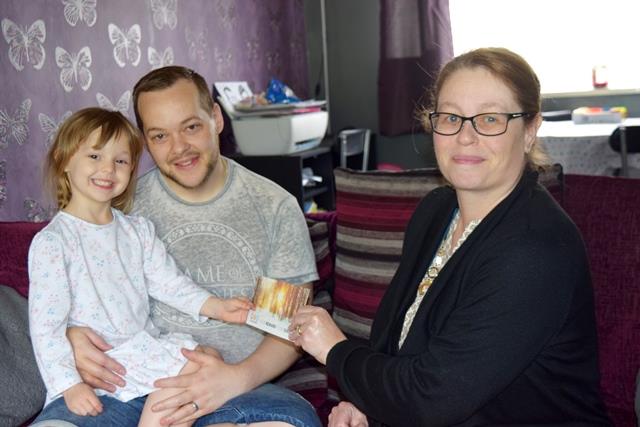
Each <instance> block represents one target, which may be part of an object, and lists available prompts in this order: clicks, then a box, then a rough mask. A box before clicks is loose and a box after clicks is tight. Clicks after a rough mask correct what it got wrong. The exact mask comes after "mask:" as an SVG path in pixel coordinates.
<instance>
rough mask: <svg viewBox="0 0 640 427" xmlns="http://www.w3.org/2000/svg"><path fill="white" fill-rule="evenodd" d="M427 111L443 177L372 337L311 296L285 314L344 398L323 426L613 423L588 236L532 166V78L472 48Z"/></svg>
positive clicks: (535, 121) (411, 236) (492, 52)
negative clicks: (354, 333)
mask: <svg viewBox="0 0 640 427" xmlns="http://www.w3.org/2000/svg"><path fill="white" fill-rule="evenodd" d="M431 111H432V112H430V113H428V114H425V119H424V121H425V125H426V127H427V128H428V129H429V130H432V131H433V133H434V135H433V137H434V138H433V139H434V149H435V153H436V158H437V161H438V165H439V167H440V169H441V171H442V173H443V175H444V177H445V178H446V179H447V181H448V182H449V184H450V186H447V187H442V188H438V189H436V190H434V191H432V192H431V193H430V194H428V195H427V196H426V197H425V198H424V200H422V202H421V203H420V204H419V205H418V207H417V208H416V211H415V213H414V215H413V217H412V219H411V221H410V223H409V225H408V228H407V232H406V237H405V241H404V246H403V253H402V259H401V262H400V265H399V267H398V271H397V272H396V274H395V276H394V278H393V280H392V282H391V284H390V286H389V289H388V290H387V292H386V294H385V296H384V298H383V299H382V301H381V304H380V307H379V309H378V312H377V316H376V319H375V321H374V323H373V327H372V331H371V337H370V340H369V343H368V345H366V344H361V343H358V342H355V341H352V340H347V339H346V337H345V336H344V335H343V334H342V333H341V332H340V330H339V329H338V328H337V326H336V325H335V324H334V323H333V321H332V320H331V318H330V315H329V314H328V313H327V312H326V311H322V310H321V309H319V308H315V307H310V306H307V307H304V308H303V309H301V310H299V312H298V313H297V314H296V316H295V317H294V318H293V320H292V325H294V326H292V328H291V338H293V339H294V341H295V342H296V344H298V345H300V346H301V347H302V348H303V349H304V350H306V351H307V352H309V353H310V354H311V355H313V356H314V357H315V358H316V359H318V361H320V362H321V363H325V364H326V365H327V368H328V371H329V373H330V375H332V376H334V377H335V378H336V379H337V380H338V383H339V385H340V389H341V391H342V392H343V393H344V395H345V396H346V397H347V398H348V399H349V400H350V401H351V402H353V404H350V403H341V404H340V405H339V406H338V407H337V408H334V411H333V412H332V415H331V418H330V425H331V426H367V425H369V424H368V423H371V424H372V425H391V426H426V425H428V426H440V425H442V426H448V425H464V426H473V425H491V424H511V425H514V424H536V425H537V424H570V423H572V424H579V425H608V424H609V420H608V419H607V416H606V415H605V410H604V407H603V404H602V401H601V399H600V396H599V391H598V387H599V386H598V383H599V374H598V363H597V340H596V328H595V318H594V307H593V293H592V289H591V279H590V275H589V267H588V264H587V257H586V253H585V248H584V244H583V242H582V239H581V237H580V234H579V233H578V230H577V229H576V227H575V225H574V224H573V223H572V222H571V220H570V219H569V218H568V217H567V215H566V214H565V213H564V212H563V211H562V209H561V208H560V207H559V206H558V205H557V204H556V203H555V202H554V200H553V199H552V198H551V196H550V195H549V194H548V193H547V192H546V190H544V189H543V188H542V187H541V186H540V185H539V184H538V183H537V173H536V172H534V170H536V169H538V168H539V167H540V166H541V159H543V158H544V156H543V155H542V153H541V152H540V151H539V148H538V147H537V146H536V142H537V141H536V132H537V130H538V127H539V126H540V122H541V118H540V84H539V81H538V78H537V77H536V75H535V73H534V72H533V70H532V69H531V68H530V66H529V65H528V64H527V63H526V62H525V61H524V60H523V59H522V58H521V57H520V56H518V55H516V54H514V53H512V52H510V51H508V50H506V49H500V48H489V49H478V50H475V51H471V52H469V53H466V54H463V55H461V56H459V57H457V58H455V59H453V60H452V61H451V62H449V63H448V64H447V65H446V66H445V67H444V68H443V70H442V72H441V73H440V75H439V77H438V80H437V82H436V85H435V88H434V93H433V105H432V109H431ZM365 414H366V416H365ZM367 417H368V418H369V421H367Z"/></svg>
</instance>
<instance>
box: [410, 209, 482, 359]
mask: <svg viewBox="0 0 640 427" xmlns="http://www.w3.org/2000/svg"><path fill="white" fill-rule="evenodd" d="M459 221H460V211H459V210H456V213H455V215H454V216H453V219H452V220H451V224H449V228H448V229H447V234H446V236H445V238H444V239H443V240H442V242H441V243H440V247H439V248H438V250H437V251H436V254H435V256H434V257H433V259H432V260H431V264H430V265H429V268H427V272H426V273H425V275H424V277H423V278H422V281H420V285H418V291H417V293H416V299H415V300H414V302H413V304H411V307H409V310H407V314H406V315H405V318H404V323H403V324H402V331H401V333H400V341H399V345H398V347H402V344H403V343H404V340H405V339H406V338H407V334H408V333H409V328H411V324H412V323H413V319H414V317H415V315H416V312H417V311H418V308H419V307H420V303H421V302H422V299H423V298H424V296H425V294H426V293H427V291H428V290H429V287H430V286H431V284H432V283H433V281H434V280H435V279H436V277H438V274H440V271H441V270H442V268H443V267H444V265H445V264H446V263H447V261H449V259H450V258H451V256H452V255H453V254H454V253H455V252H456V251H457V250H458V248H459V247H460V246H461V245H462V244H463V243H464V241H465V240H467V237H469V235H470V234H471V233H472V232H473V230H475V228H476V227H477V226H478V224H480V222H481V221H482V220H481V219H474V220H472V221H471V222H469V224H468V225H467V226H466V227H465V229H464V231H463V232H462V235H461V236H460V238H459V239H458V241H457V242H456V245H455V247H454V248H453V250H452V249H451V241H452V240H453V232H454V230H455V229H456V227H457V226H458V222H459Z"/></svg>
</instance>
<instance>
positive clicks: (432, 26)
mask: <svg viewBox="0 0 640 427" xmlns="http://www.w3.org/2000/svg"><path fill="white" fill-rule="evenodd" d="M452 57H453V42H452V39H451V22H450V19H449V0H380V64H379V73H378V115H379V119H378V121H379V126H380V133H381V134H383V135H387V136H394V135H402V134H407V133H412V132H416V131H420V129H421V128H420V124H419V122H418V120H417V119H416V110H417V108H418V107H420V106H421V105H423V104H424V102H425V100H426V99H425V96H426V90H427V89H429V88H430V87H431V85H432V84H433V82H434V80H435V78H436V76H437V74H438V71H439V70H440V68H441V67H442V65H443V64H444V63H446V62H447V61H448V60H449V59H451V58H452Z"/></svg>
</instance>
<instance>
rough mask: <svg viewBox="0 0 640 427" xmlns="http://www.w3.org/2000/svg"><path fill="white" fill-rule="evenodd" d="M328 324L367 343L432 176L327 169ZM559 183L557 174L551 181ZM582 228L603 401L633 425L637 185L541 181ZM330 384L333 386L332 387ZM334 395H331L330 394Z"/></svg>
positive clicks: (638, 342)
mask: <svg viewBox="0 0 640 427" xmlns="http://www.w3.org/2000/svg"><path fill="white" fill-rule="evenodd" d="M335 177H336V194H337V195H336V212H337V227H338V231H337V244H336V246H337V248H336V261H335V274H334V278H335V290H334V292H333V296H334V301H333V302H334V312H333V313H334V314H333V315H334V319H335V320H336V322H338V324H339V325H340V326H341V328H342V329H343V330H344V331H345V332H346V333H348V334H351V335H355V336H360V337H367V336H368V333H369V328H370V326H371V320H372V318H373V316H374V314H375V311H376V309H377V305H378V301H379V299H380V297H381V295H382V294H383V293H384V290H385V288H386V286H387V285H388V283H389V281H390V280H391V275H392V274H393V272H394V271H395V268H396V266H397V263H398V260H399V255H400V245H401V242H402V235H403V234H402V233H403V231H404V228H405V225H406V223H407V220H408V218H409V216H410V213H411V212H412V211H413V208H414V207H415V205H416V203H417V202H418V200H419V199H420V197H421V196H422V195H423V194H424V193H425V192H426V191H428V189H429V188H431V187H433V186H434V185H436V184H437V176H436V174H434V172H433V171H427V170H422V171H405V172H401V173H398V174H390V173H381V172H365V173H362V172H354V171H344V170H336V173H335ZM558 177H560V178H558ZM541 182H542V183H543V184H544V185H546V186H547V189H548V190H549V191H550V193H551V194H552V195H553V196H554V197H555V198H556V200H557V201H558V202H559V203H560V204H561V205H562V206H563V207H564V209H565V210H566V211H567V213H568V214H569V216H570V217H571V218H572V219H573V221H574V222H575V223H576V225H577V226H578V228H579V229H580V231H581V232H582V235H583V238H584V240H585V244H586V247H587V251H588V254H589V260H590V265H591V271H592V276H593V286H594V294H595V301H596V319H597V326H598V335H599V352H600V370H601V388H602V396H603V398H604V402H605V405H606V407H607V410H608V413H609V415H610V417H611V419H612V421H613V422H614V425H616V426H622V427H635V426H636V416H635V414H634V395H635V378H636V373H637V372H638V369H639V368H640V180H634V179H625V178H611V177H599V176H580V175H565V176H564V179H562V175H561V173H560V174H558V171H557V170H556V171H554V173H551V174H547V175H546V176H542V177H541ZM334 387H335V386H334ZM337 394H338V391H337V390H333V391H332V392H331V393H330V395H331V396H335V395H337Z"/></svg>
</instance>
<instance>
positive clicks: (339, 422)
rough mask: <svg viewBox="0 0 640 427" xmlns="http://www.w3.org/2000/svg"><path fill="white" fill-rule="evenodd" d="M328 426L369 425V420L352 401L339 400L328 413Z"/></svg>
mask: <svg viewBox="0 0 640 427" xmlns="http://www.w3.org/2000/svg"><path fill="white" fill-rule="evenodd" d="M329 427H369V422H368V421H367V417H366V416H365V415H364V414H363V413H362V412H360V411H359V410H358V408H356V407H355V406H354V405H353V404H352V403H349V402H340V403H339V404H338V406H334V407H333V409H332V410H331V413H330V414H329Z"/></svg>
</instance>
